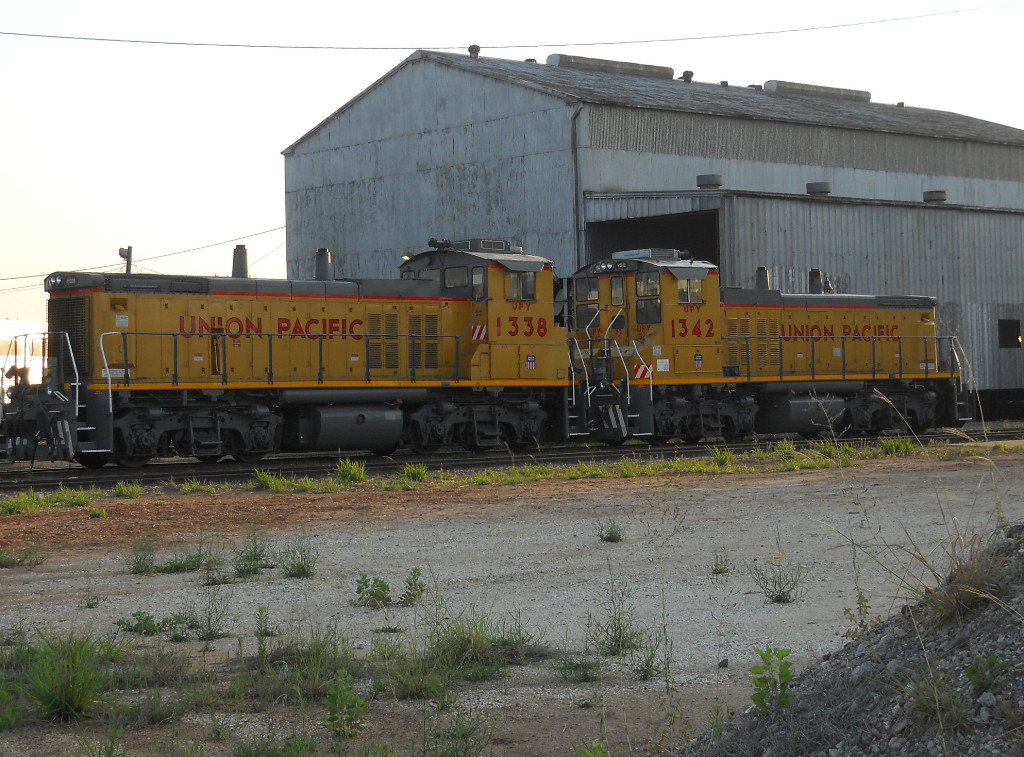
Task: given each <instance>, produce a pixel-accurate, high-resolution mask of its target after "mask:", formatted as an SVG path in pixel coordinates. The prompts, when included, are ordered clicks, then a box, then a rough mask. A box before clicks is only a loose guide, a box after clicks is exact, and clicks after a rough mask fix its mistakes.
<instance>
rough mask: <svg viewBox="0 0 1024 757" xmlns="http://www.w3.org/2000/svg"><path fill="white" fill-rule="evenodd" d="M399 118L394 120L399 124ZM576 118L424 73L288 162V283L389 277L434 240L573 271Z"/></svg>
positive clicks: (393, 87)
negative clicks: (504, 248) (476, 243)
mask: <svg viewBox="0 0 1024 757" xmlns="http://www.w3.org/2000/svg"><path fill="white" fill-rule="evenodd" d="M396 114H400V116H399V117H396ZM572 115H573V109H572V108H571V107H569V106H567V105H566V104H565V103H564V101H561V100H559V99H557V98H553V97H550V96H548V95H545V94H543V93H539V92H536V91H531V90H527V89H521V88H509V87H507V86H505V85H504V84H502V83H500V82H496V81H493V80H490V79H486V78H482V77H479V76H474V75H472V74H471V73H467V72H464V71H459V70H457V69H452V68H449V67H444V66H438V65H437V64H436V63H433V62H431V61H427V60H422V61H418V62H415V63H413V64H410V65H408V66H407V67H406V68H405V69H404V70H403V71H402V75H401V76H393V77H390V78H388V79H386V80H384V81H382V82H381V83H379V84H378V85H377V86H375V87H373V88H371V89H370V90H367V92H365V93H364V94H363V95H362V96H360V97H359V98H357V100H355V101H353V102H352V103H350V104H349V105H348V106H346V107H345V108H343V109H341V110H339V111H338V112H337V113H335V114H334V115H333V116H332V117H331V118H330V119H328V120H327V121H325V122H324V123H323V124H321V125H320V126H319V127H318V128H317V129H315V130H314V131H313V132H311V133H310V134H309V135H307V137H306V138H304V139H302V140H300V141H299V142H297V143H296V144H295V145H293V146H292V148H290V149H289V151H288V152H287V154H286V159H285V212H286V221H287V227H288V230H287V244H288V252H287V255H288V275H289V276H293V277H299V278H308V277H311V276H312V272H313V256H314V253H315V251H316V249H318V248H320V247H328V248H329V249H331V251H332V256H333V259H334V272H335V275H336V276H338V277H390V276H393V275H394V274H395V270H396V267H397V265H398V263H399V262H400V259H401V256H402V255H403V254H406V253H410V252H419V251H422V250H423V249H425V247H426V243H427V238H428V237H429V236H431V235H433V236H437V237H450V238H468V237H499V238H507V239H510V240H511V241H512V242H514V243H515V244H519V245H522V246H524V247H525V248H526V250H527V251H528V252H531V253H534V254H538V255H545V256H548V257H552V258H555V259H556V260H557V259H562V260H564V265H563V268H564V269H565V274H566V275H568V273H570V272H571V270H569V269H571V268H573V266H574V263H575V249H576V241H575V234H574V204H575V200H574V197H573V192H572V187H573V186H574V185H575V166H574V163H573V160H572V151H571V150H570V146H571V134H570V121H571V119H572Z"/></svg>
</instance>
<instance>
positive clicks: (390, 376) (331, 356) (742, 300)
mask: <svg viewBox="0 0 1024 757" xmlns="http://www.w3.org/2000/svg"><path fill="white" fill-rule="evenodd" d="M429 246H430V249H429V250H427V251H425V252H422V253H420V254H418V255H414V256H412V257H411V258H410V259H408V260H406V261H405V262H404V263H403V264H402V265H401V266H400V270H399V277H398V278H395V279H345V280H333V279H332V277H331V276H330V274H329V271H330V265H329V262H327V260H326V258H325V256H327V255H329V253H327V251H326V250H322V251H320V252H319V253H318V255H320V256H321V257H320V258H319V259H318V264H317V272H318V273H317V277H316V279H315V280H301V281H300V280H269V279H253V278H249V277H248V276H246V275H244V271H245V268H246V267H245V266H244V265H241V266H239V265H236V270H235V271H234V272H233V275H232V276H231V277H203V276H165V275H150V274H139V273H136V274H128V273H89V272H56V273H53V274H51V275H50V276H48V277H47V278H46V280H45V289H46V291H47V292H48V293H49V301H48V306H47V316H48V317H47V320H48V331H47V333H46V334H44V335H43V340H44V344H45V356H46V374H45V376H44V377H43V380H42V381H41V382H33V381H31V380H29V379H28V377H27V376H26V375H23V374H22V373H19V372H18V370H17V366H14V367H13V369H12V370H8V371H7V372H6V373H5V374H4V379H3V381H4V387H3V388H4V398H5V400H4V403H3V405H2V406H0V455H2V456H4V457H6V458H7V459H9V460H36V459H49V460H76V461H78V462H79V463H81V464H82V465H85V466H87V467H98V466H102V465H105V464H107V463H109V462H114V463H117V464H118V465H121V466H126V467H133V466H139V465H142V464H144V463H146V462H147V461H149V460H150V459H152V458H154V457H172V456H182V457H194V458H197V459H199V460H200V461H203V462H215V461H218V460H220V459H222V458H225V457H231V458H233V459H235V460H238V461H241V462H247V463H253V462H256V461H258V460H259V459H261V458H262V457H263V456H265V455H267V454H269V453H277V452H303V451H339V452H346V451H355V450H366V451H370V452H373V453H376V454H388V453H390V452H392V451H394V450H395V449H397V448H399V447H404V448H410V449H415V450H429V449H433V448H438V447H443V446H448V445H461V446H462V447H465V448H467V449H472V450H482V449H488V448H494V447H499V446H509V447H524V446H529V445H536V444H543V443H547V442H555V441H560V440H565V439H590V440H595V441H601V442H605V443H609V444H618V443H621V442H623V441H625V440H627V439H630V438H637V439H648V440H667V439H672V438H682V439H685V440H687V441H696V440H698V439H701V438H709V437H725V438H734V437H739V436H743V435H745V434H749V433H755V432H756V433H802V434H805V435H813V434H815V433H819V432H820V431H822V430H825V429H830V430H837V431H845V430H851V431H855V432H869V433H878V432H881V431H885V430H888V429H892V428H904V427H907V426H910V427H912V428H930V427H934V426H940V425H957V424H959V423H962V422H963V421H964V420H965V419H966V418H967V417H969V407H970V403H969V393H968V392H967V389H966V387H965V386H964V384H963V382H962V380H961V375H960V369H959V351H958V345H957V343H956V340H955V338H954V337H948V336H937V335H936V332H935V320H934V308H935V302H934V300H932V299H931V298H929V297H910V296H902V297H897V296H863V295H862V296H856V295H835V294H823V293H822V294H808V295H788V294H781V293H779V292H777V291H775V290H771V289H767V288H759V289H752V290H741V289H730V288H722V287H720V286H719V278H718V271H717V269H716V268H715V266H713V265H711V264H709V263H705V262H701V261H693V260H689V259H688V258H687V257H686V256H685V255H683V254H681V253H679V252H678V251H668V250H634V251H625V252H622V253H616V254H615V255H613V256H612V257H611V258H610V259H608V260H604V261H600V262H598V263H594V264H591V265H588V266H585V267H584V268H582V269H581V270H580V271H578V272H576V273H575V274H574V275H573V276H572V277H570V278H569V279H566V280H564V281H561V280H559V279H557V277H556V276H555V273H554V270H553V267H552V264H551V262H550V261H549V260H547V259H546V258H543V257H540V256H535V255H527V254H524V253H523V252H522V250H520V249H518V248H515V247H513V246H512V245H511V244H509V243H508V242H506V241H503V240H489V239H473V240H465V241H461V242H449V241H447V240H441V241H437V240H433V239H432V240H431V241H430V245H429ZM239 252H240V251H239V250H237V249H236V256H237V255H238V254H239ZM241 252H243V254H244V250H242V251H241ZM8 374H9V375H8Z"/></svg>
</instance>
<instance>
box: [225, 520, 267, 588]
mask: <svg viewBox="0 0 1024 757" xmlns="http://www.w3.org/2000/svg"><path fill="white" fill-rule="evenodd" d="M276 565H277V563H276V561H275V560H274V555H273V551H272V550H271V549H270V542H269V540H268V539H267V535H266V534H265V533H263V532H262V531H259V530H252V531H250V532H249V533H248V534H247V535H246V537H245V541H243V542H242V544H241V545H240V546H239V547H237V548H236V549H235V555H234V559H233V560H232V567H233V568H234V571H235V575H236V576H238V577H239V578H249V577H252V576H257V575H259V574H260V572H261V571H263V570H265V569H267V568H273V567H275V566H276Z"/></svg>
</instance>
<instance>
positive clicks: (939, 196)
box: [924, 189, 947, 204]
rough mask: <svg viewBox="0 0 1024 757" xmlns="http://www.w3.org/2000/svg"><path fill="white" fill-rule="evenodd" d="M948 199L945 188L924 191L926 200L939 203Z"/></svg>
mask: <svg viewBox="0 0 1024 757" xmlns="http://www.w3.org/2000/svg"><path fill="white" fill-rule="evenodd" d="M946 199H947V196H946V190H945V189H929V190H928V191H927V192H925V193H924V201H925V202H928V203H933V204H938V203H942V202H945V201H946Z"/></svg>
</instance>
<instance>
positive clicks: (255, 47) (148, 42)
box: [0, 0, 1020, 51]
mask: <svg viewBox="0 0 1024 757" xmlns="http://www.w3.org/2000/svg"><path fill="white" fill-rule="evenodd" d="M1019 4H1020V3H1019V0H1015V1H1014V2H1008V3H996V4H994V5H979V6H975V7H973V8H956V9H953V10H947V11H935V12H934V13H921V14H918V15H914V16H896V17H893V18H881V19H872V20H868V21H849V22H847V23H841V24H825V25H822V26H802V27H794V28H792V29H770V30H765V31H754V32H734V33H731V34H706V35H699V36H693V37H670V38H662V39H634V40H618V41H611V42H557V43H555V42H546V43H543V44H530V45H485V46H484V47H486V48H487V49H489V50H525V49H535V48H540V47H597V46H609V47H610V46H618V45H650V44H658V43H668V42H703V41H708V40H718V39H740V38H743V37H764V36H770V35H774V34H795V33H798V32H816V31H826V30H829V29H849V28H853V27H857V26H872V25H877V24H889V23H895V22H900V21H916V20H919V19H923V18H935V17H937V16H951V15H954V14H959V13H973V12H975V11H981V10H989V9H991V8H1002V7H1005V6H1008V5H1019ZM0 35H6V36H10V37H35V38H38V39H59V40H73V41H79V42H119V43H125V44H135V45H171V46H180V47H226V48H244V49H251V50H364V51H372V50H378V51H379V50H414V49H421V48H418V47H417V46H409V45H402V46H388V45H257V44H248V43H233V42H180V41H174V40H155V39H127V38H118V37H81V36H69V35H61V34H33V33H29V32H5V31H0ZM465 47H466V46H465V45H443V46H432V45H430V46H427V49H431V50H462V49H464V48H465Z"/></svg>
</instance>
